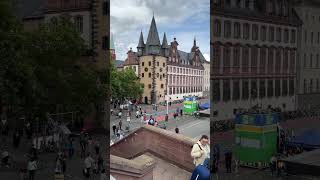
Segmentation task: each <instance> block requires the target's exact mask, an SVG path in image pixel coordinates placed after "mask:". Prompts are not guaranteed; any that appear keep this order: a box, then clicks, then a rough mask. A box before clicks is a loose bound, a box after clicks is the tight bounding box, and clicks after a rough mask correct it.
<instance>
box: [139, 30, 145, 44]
mask: <svg viewBox="0 0 320 180" xmlns="http://www.w3.org/2000/svg"><path fill="white" fill-rule="evenodd" d="M143 47H145V44H144V40H143V34H142V31H141V33H140V38H139V44H138V46H137V48H143Z"/></svg>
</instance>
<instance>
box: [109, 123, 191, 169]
mask: <svg viewBox="0 0 320 180" xmlns="http://www.w3.org/2000/svg"><path fill="white" fill-rule="evenodd" d="M194 143H195V141H194V140H192V139H190V138H188V137H185V136H183V135H181V134H175V133H173V132H170V131H167V130H163V129H160V128H156V127H153V126H144V127H142V128H140V129H138V130H137V131H135V132H133V133H131V134H130V135H129V136H128V137H126V138H125V139H122V140H121V141H119V142H117V143H115V144H114V145H112V146H111V148H110V154H112V155H114V156H120V157H122V158H126V159H131V158H133V157H136V156H139V155H141V154H144V153H146V152H150V153H152V154H154V155H156V156H158V157H160V158H162V159H164V160H166V161H168V162H170V163H172V164H174V165H176V166H178V167H180V168H182V169H185V170H187V171H189V172H192V170H193V169H194V165H193V158H192V157H191V155H190V152H191V149H192V146H193V144H194ZM111 163H112V160H111ZM111 168H112V167H111Z"/></svg>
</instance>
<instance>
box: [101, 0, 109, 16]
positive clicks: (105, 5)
mask: <svg viewBox="0 0 320 180" xmlns="http://www.w3.org/2000/svg"><path fill="white" fill-rule="evenodd" d="M102 7H103V15H108V14H109V3H108V2H106V1H104V2H103V5H102Z"/></svg>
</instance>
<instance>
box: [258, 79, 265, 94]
mask: <svg viewBox="0 0 320 180" xmlns="http://www.w3.org/2000/svg"><path fill="white" fill-rule="evenodd" d="M265 96H266V85H265V81H264V80H260V86H259V97H260V98H264V97H265Z"/></svg>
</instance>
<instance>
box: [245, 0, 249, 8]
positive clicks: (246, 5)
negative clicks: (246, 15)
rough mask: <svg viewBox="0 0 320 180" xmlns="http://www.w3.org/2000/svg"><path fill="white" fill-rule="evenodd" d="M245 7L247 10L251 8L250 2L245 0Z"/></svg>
mask: <svg viewBox="0 0 320 180" xmlns="http://www.w3.org/2000/svg"><path fill="white" fill-rule="evenodd" d="M244 7H245V8H247V9H249V8H250V0H245V3H244Z"/></svg>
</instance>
